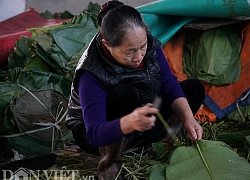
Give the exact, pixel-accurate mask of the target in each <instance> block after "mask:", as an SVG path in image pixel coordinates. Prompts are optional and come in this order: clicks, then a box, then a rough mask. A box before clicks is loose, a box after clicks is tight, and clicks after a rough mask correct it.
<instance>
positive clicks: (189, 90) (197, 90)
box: [180, 78, 205, 115]
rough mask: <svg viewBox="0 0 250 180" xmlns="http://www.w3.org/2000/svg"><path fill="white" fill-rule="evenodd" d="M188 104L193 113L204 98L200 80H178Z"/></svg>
mask: <svg viewBox="0 0 250 180" xmlns="http://www.w3.org/2000/svg"><path fill="white" fill-rule="evenodd" d="M180 86H181V87H182V91H183V92H184V94H185V96H186V98H187V101H188V104H189V106H190V108H191V110H192V112H193V114H194V115H195V114H196V112H197V111H198V110H199V108H200V106H201V104H202V103H203V101H204V98H205V89H204V86H203V85H202V83H201V82H200V80H198V79H194V78H190V79H186V80H184V81H182V82H180Z"/></svg>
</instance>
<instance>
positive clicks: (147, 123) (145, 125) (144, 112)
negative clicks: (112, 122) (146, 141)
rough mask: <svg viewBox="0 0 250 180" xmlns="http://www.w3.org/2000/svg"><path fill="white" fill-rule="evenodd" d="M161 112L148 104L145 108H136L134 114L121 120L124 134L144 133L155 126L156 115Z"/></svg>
mask: <svg viewBox="0 0 250 180" xmlns="http://www.w3.org/2000/svg"><path fill="white" fill-rule="evenodd" d="M158 111H159V110H158V109H157V108H155V107H153V105H152V104H150V103H148V104H146V105H145V106H143V107H139V108H136V109H135V110H134V111H133V112H131V113H130V114H128V115H127V116H124V117H122V118H121V120H120V126H121V130H122V132H123V134H128V133H131V132H132V131H134V130H137V131H140V132H144V131H147V130H150V129H152V128H153V127H154V126H155V121H156V117H155V116H153V115H152V114H156V113H157V112H158Z"/></svg>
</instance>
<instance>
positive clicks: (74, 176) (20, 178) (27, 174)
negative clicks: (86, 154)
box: [2, 168, 95, 180]
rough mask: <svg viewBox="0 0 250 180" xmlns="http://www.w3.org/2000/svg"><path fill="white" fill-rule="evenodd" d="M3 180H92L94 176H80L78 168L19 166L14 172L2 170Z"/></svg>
mask: <svg viewBox="0 0 250 180" xmlns="http://www.w3.org/2000/svg"><path fill="white" fill-rule="evenodd" d="M2 177H3V179H4V180H40V179H43V180H52V179H57V180H94V179H95V176H93V175H90V176H86V175H85V176H80V175H79V172H78V170H67V169H62V170H30V169H25V168H19V169H18V170H16V171H15V172H13V171H11V170H2Z"/></svg>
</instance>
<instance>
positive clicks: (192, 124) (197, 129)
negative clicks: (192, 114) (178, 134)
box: [184, 118, 203, 141]
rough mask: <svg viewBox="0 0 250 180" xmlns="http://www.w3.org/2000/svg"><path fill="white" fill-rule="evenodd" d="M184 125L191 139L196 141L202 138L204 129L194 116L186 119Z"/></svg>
mask: <svg viewBox="0 0 250 180" xmlns="http://www.w3.org/2000/svg"><path fill="white" fill-rule="evenodd" d="M184 126H185V128H186V130H187V137H188V138H189V139H190V140H192V141H194V140H200V139H201V138H202V133H203V129H202V127H201V126H200V124H199V123H198V122H197V121H196V120H195V119H194V118H190V119H187V120H185V122H184Z"/></svg>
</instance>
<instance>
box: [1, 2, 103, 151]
mask: <svg viewBox="0 0 250 180" xmlns="http://www.w3.org/2000/svg"><path fill="white" fill-rule="evenodd" d="M99 10H100V6H99V5H98V4H97V3H96V4H93V3H90V4H89V6H88V8H87V9H86V10H84V11H83V12H82V13H81V14H79V15H77V16H74V17H73V18H71V19H69V20H68V21H67V22H64V23H62V24H61V25H56V26H52V27H40V28H32V29H29V31H30V32H32V37H26V36H22V37H21V38H20V40H18V41H17V42H16V45H15V49H14V50H12V51H11V52H10V55H9V57H8V69H7V71H6V72H4V73H3V72H2V73H1V74H0V76H1V78H0V93H1V96H0V117H1V118H0V135H12V134H16V133H19V132H20V131H19V128H18V127H17V124H16V123H15V121H14V120H13V116H15V114H13V112H12V111H11V109H10V106H11V104H15V100H16V98H17V97H18V96H20V95H21V94H23V93H24V92H25V91H26V90H25V89H24V88H22V87H25V88H26V89H28V90H29V91H31V92H32V91H41V90H47V89H51V90H55V91H56V92H58V93H60V94H62V95H63V96H64V97H65V98H66V99H68V98H69V96H70V87H71V83H72V78H73V74H74V70H75V67H76V65H77V63H78V61H79V59H80V57H81V55H82V53H83V52H84V50H85V49H86V48H87V47H88V45H89V43H90V41H91V39H92V38H93V36H94V35H95V34H96V33H97V32H98V31H99V27H98V24H97V20H96V16H97V14H98V12H99ZM6 140H8V142H11V143H9V146H8V149H12V148H13V149H20V148H19V147H20V146H24V145H25V144H27V143H28V142H33V143H31V144H32V146H36V147H38V148H34V149H33V150H32V148H30V152H28V151H25V152H26V153H24V152H20V153H24V155H26V156H28V155H33V154H36V153H37V154H40V153H42V152H41V151H39V152H37V151H36V149H39V148H40V149H44V148H43V146H47V147H48V148H50V146H51V144H48V145H47V144H46V143H44V142H41V141H39V140H37V139H34V138H33V137H29V135H23V136H20V137H11V138H6ZM4 144H6V143H4ZM45 144H46V145H45ZM0 147H1V148H0V154H2V153H6V152H4V151H5V150H6V148H5V150H3V149H2V147H3V146H2V145H1V146H0ZM48 148H47V149H48ZM43 153H48V151H44V152H43Z"/></svg>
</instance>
